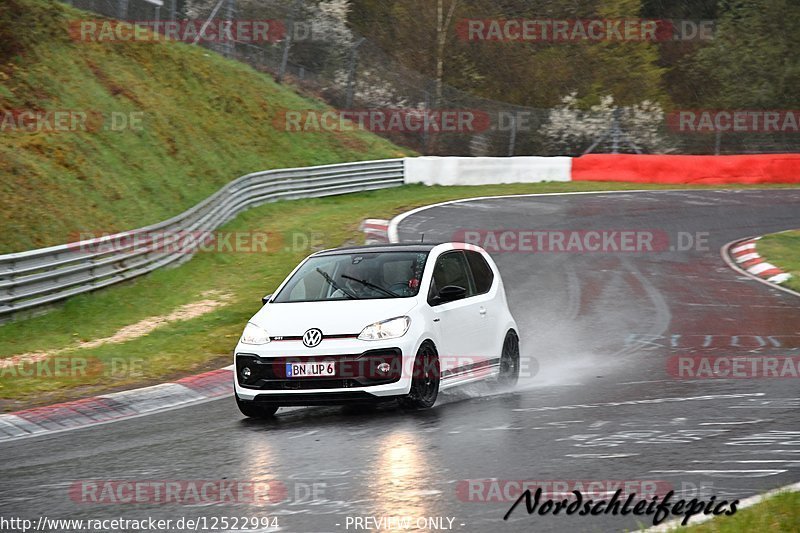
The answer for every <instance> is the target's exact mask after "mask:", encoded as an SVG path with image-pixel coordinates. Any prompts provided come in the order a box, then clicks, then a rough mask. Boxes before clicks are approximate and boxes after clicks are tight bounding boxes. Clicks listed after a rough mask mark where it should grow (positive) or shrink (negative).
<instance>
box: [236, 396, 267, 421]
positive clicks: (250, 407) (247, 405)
mask: <svg viewBox="0 0 800 533" xmlns="http://www.w3.org/2000/svg"><path fill="white" fill-rule="evenodd" d="M234 397H236V406H237V407H238V408H239V411H241V412H242V414H243V415H244V416H247V417H250V418H270V417H272V416H273V415H274V414H275V413H276V412H277V411H278V406H277V405H274V404H271V403H264V402H251V401H247V400H242V399H241V398H239V395H237V394H235V393H234Z"/></svg>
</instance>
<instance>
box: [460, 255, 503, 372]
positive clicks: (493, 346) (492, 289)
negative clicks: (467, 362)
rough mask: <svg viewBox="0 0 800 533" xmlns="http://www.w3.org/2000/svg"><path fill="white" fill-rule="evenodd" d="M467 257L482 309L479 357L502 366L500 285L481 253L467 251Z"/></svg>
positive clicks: (479, 309) (478, 328)
mask: <svg viewBox="0 0 800 533" xmlns="http://www.w3.org/2000/svg"><path fill="white" fill-rule="evenodd" d="M464 256H465V257H466V259H467V264H468V266H469V269H470V274H471V276H472V281H473V284H474V287H475V292H474V295H473V296H471V299H472V300H473V301H474V302H475V305H477V306H478V315H479V316H480V320H479V321H478V325H477V326H476V331H479V332H480V350H481V351H480V353H479V354H478V357H479V358H480V359H481V360H483V361H486V362H489V363H491V364H499V362H500V360H499V357H500V352H501V350H502V339H503V333H502V331H501V328H502V323H501V319H502V316H503V305H502V302H501V301H500V300H499V299H498V298H497V285H498V284H497V283H496V280H495V276H494V272H493V271H492V267H490V266H489V263H488V262H487V261H486V259H485V258H484V257H483V255H482V254H481V253H480V252H477V251H475V250H464Z"/></svg>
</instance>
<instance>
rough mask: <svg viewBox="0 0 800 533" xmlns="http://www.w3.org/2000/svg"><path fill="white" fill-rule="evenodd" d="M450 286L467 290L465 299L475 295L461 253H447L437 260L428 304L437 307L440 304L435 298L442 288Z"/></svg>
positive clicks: (467, 268)
mask: <svg viewBox="0 0 800 533" xmlns="http://www.w3.org/2000/svg"><path fill="white" fill-rule="evenodd" d="M448 285H456V286H458V287H463V288H464V289H466V293H465V295H464V298H468V297H470V296H473V295H474V294H475V290H474V287H473V284H472V280H471V279H470V275H469V267H468V266H467V261H466V259H465V258H464V254H463V253H462V252H460V251H453V252H445V253H443V254H442V255H440V256H439V258H438V259H437V260H436V265H435V266H434V268H433V279H432V280H431V288H430V291H428V303H429V304H430V305H437V304H438V303H439V302H437V301H435V300H434V297H435V296H436V295H437V294H438V291H440V290H441V289H442V287H446V286H448Z"/></svg>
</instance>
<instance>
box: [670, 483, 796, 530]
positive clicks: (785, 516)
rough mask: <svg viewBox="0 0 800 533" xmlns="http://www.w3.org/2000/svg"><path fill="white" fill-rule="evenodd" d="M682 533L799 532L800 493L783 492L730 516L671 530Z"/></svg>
mask: <svg viewBox="0 0 800 533" xmlns="http://www.w3.org/2000/svg"><path fill="white" fill-rule="evenodd" d="M675 531H681V532H684V531H685V532H686V533H750V532H756V531H769V532H771V533H794V532H796V531H800V492H784V493H780V494H777V495H775V496H772V497H771V498H768V499H767V500H765V501H763V502H761V503H759V504H757V505H754V506H752V507H748V508H747V509H742V510H741V511H737V512H736V513H735V514H734V515H732V516H718V517H715V518H714V519H713V520H710V521H708V522H704V523H702V524H697V525H695V526H692V525H691V521H690V522H689V527H681V528H677V529H675Z"/></svg>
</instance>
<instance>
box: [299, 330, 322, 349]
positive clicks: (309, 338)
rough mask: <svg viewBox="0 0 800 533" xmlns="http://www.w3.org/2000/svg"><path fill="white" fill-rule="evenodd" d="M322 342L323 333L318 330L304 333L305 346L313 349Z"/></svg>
mask: <svg viewBox="0 0 800 533" xmlns="http://www.w3.org/2000/svg"><path fill="white" fill-rule="evenodd" d="M320 342H322V332H321V331H320V330H318V329H317V328H311V329H309V330H308V331H306V332H305V333H303V344H305V345H306V346H308V347H309V348H313V347H314V346H316V345H317V344H319V343H320Z"/></svg>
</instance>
